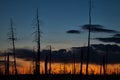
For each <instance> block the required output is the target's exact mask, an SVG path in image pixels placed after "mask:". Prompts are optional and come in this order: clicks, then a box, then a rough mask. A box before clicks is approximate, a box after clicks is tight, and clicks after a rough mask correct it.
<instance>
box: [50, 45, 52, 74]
mask: <svg viewBox="0 0 120 80" xmlns="http://www.w3.org/2000/svg"><path fill="white" fill-rule="evenodd" d="M51 53H52V50H51V45H50V54H49V58H50V59H49V74H51V57H52V54H51Z"/></svg>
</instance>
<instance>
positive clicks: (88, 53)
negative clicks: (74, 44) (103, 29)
mask: <svg viewBox="0 0 120 80" xmlns="http://www.w3.org/2000/svg"><path fill="white" fill-rule="evenodd" d="M90 32H91V0H89V32H88V51H87V58H86V59H87V62H86V75H88V64H89V55H90Z"/></svg>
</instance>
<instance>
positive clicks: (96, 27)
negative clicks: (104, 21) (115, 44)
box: [82, 24, 118, 33]
mask: <svg viewBox="0 0 120 80" xmlns="http://www.w3.org/2000/svg"><path fill="white" fill-rule="evenodd" d="M89 26H90V25H89V24H86V25H83V26H82V29H84V30H89ZM91 32H104V33H118V31H116V30H111V29H105V28H104V26H102V25H98V24H92V25H91Z"/></svg>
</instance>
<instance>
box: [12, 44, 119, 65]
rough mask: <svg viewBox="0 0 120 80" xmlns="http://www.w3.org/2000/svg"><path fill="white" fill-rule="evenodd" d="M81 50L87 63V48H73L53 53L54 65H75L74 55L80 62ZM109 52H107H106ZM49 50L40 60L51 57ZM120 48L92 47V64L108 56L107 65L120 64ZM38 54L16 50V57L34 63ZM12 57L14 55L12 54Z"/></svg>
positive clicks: (107, 46) (43, 52)
mask: <svg viewBox="0 0 120 80" xmlns="http://www.w3.org/2000/svg"><path fill="white" fill-rule="evenodd" d="M81 50H82V53H83V55H84V58H83V62H84V63H85V62H86V55H87V50H88V49H87V47H73V48H71V51H66V50H65V49H61V50H58V51H52V55H51V56H52V57H51V58H52V62H53V63H58V62H62V63H73V54H74V55H75V61H76V63H79V62H80V58H81ZM106 50H107V51H106ZM49 52H50V51H49V50H43V51H42V52H41V57H40V60H41V61H44V60H45V56H46V55H48V56H49ZM119 52H120V46H117V45H92V46H91V48H90V61H89V62H90V63H94V64H100V63H101V61H102V57H103V56H102V55H103V54H106V53H107V54H108V59H107V63H110V64H111V63H120V54H119ZM35 54H36V52H33V51H32V50H29V49H16V57H17V58H21V59H24V60H28V61H32V60H33V59H35ZM11 56H12V54H11Z"/></svg>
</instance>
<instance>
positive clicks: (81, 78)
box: [0, 74, 120, 80]
mask: <svg viewBox="0 0 120 80" xmlns="http://www.w3.org/2000/svg"><path fill="white" fill-rule="evenodd" d="M0 80H120V75H106V76H100V75H89V76H86V75H71V74H54V75H53V74H52V75H31V74H26V75H16V76H15V75H10V76H2V75H1V76H0Z"/></svg>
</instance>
